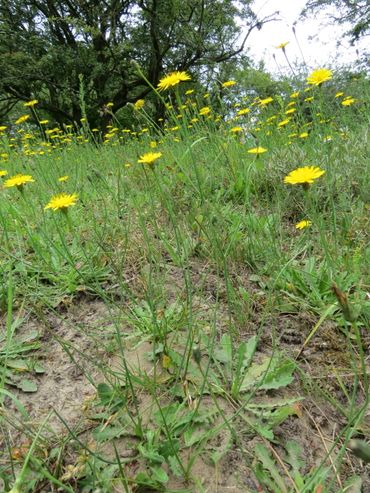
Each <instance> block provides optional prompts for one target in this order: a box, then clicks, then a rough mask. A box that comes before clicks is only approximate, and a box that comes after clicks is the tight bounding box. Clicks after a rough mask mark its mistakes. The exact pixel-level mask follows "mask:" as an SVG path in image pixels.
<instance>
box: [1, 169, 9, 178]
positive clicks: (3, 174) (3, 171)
mask: <svg viewBox="0 0 370 493" xmlns="http://www.w3.org/2000/svg"><path fill="white" fill-rule="evenodd" d="M7 174H8V172H7V171H6V170H5V169H0V177H1V176H6V175H7Z"/></svg>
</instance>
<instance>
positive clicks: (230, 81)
mask: <svg viewBox="0 0 370 493" xmlns="http://www.w3.org/2000/svg"><path fill="white" fill-rule="evenodd" d="M235 84H236V81H235V80H227V81H226V82H223V84H222V87H231V86H235Z"/></svg>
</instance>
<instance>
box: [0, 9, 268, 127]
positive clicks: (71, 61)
mask: <svg viewBox="0 0 370 493" xmlns="http://www.w3.org/2000/svg"><path fill="white" fill-rule="evenodd" d="M251 4H252V0H239V1H234V0H103V1H102V0H63V1H60V0H56V1H52V0H2V2H1V4H0V73H1V79H0V118H4V116H5V115H6V114H7V113H9V111H11V109H12V108H13V107H14V105H16V104H17V103H18V102H19V101H27V100H29V99H32V98H36V99H38V100H39V101H40V103H39V106H38V108H40V109H41V110H44V111H45V112H47V113H48V114H50V115H51V116H52V117H53V118H54V119H55V120H56V121H57V122H59V123H64V122H76V121H79V120H80V119H81V117H82V112H81V99H82V98H81V84H80V81H81V80H83V83H84V85H83V99H84V102H85V103H86V110H87V116H88V119H89V121H90V122H91V123H92V124H94V125H98V124H102V122H104V121H106V120H107V107H106V104H107V103H108V102H111V103H113V106H112V109H113V111H117V110H118V109H120V108H122V107H123V106H125V105H126V104H127V103H129V102H135V101H136V100H137V99H141V98H145V97H146V96H147V95H148V94H149V93H150V92H151V90H152V89H151V87H150V84H151V85H153V86H156V85H157V83H158V81H159V79H160V77H161V76H162V75H163V74H164V73H165V72H168V71H171V70H190V71H191V72H192V75H193V77H194V78H196V75H197V74H198V73H199V71H200V70H201V69H202V67H205V66H207V65H209V64H219V63H222V62H225V61H227V60H232V59H237V57H238V56H240V55H241V53H242V52H243V50H244V47H245V44H246V41H247V39H248V37H249V35H250V33H251V32H252V30H253V29H260V28H261V26H262V25H263V23H265V22H268V21H270V20H272V18H271V17H269V18H263V19H259V18H258V17H257V15H256V14H255V13H254V12H253V10H252V8H251ZM243 23H244V24H245V23H246V24H247V27H244V32H245V34H244V38H240V33H241V31H242V25H243ZM238 40H239V42H238ZM133 62H135V63H136V64H138V65H140V67H141V70H142V72H143V74H144V75H145V78H146V79H147V81H149V83H150V84H148V82H146V81H145V80H144V78H143V77H142V76H141V75H139V74H138V71H137V67H136V66H135V63H133Z"/></svg>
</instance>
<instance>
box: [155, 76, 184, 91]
mask: <svg viewBox="0 0 370 493" xmlns="http://www.w3.org/2000/svg"><path fill="white" fill-rule="evenodd" d="M186 80H191V77H190V75H188V74H187V73H186V72H178V71H176V72H171V73H170V74H168V75H166V76H165V77H162V79H161V80H160V81H159V83H158V86H157V87H158V89H159V90H160V91H166V90H167V89H169V88H170V87H174V86H177V84H179V83H180V82H183V81H186Z"/></svg>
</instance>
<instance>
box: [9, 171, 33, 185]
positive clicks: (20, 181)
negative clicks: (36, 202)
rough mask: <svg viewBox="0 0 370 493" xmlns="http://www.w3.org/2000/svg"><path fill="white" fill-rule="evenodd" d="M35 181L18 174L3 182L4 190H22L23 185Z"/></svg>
mask: <svg viewBox="0 0 370 493" xmlns="http://www.w3.org/2000/svg"><path fill="white" fill-rule="evenodd" d="M34 181H35V180H34V179H33V178H32V176H31V175H22V174H21V173H19V174H18V175H14V176H12V177H11V178H8V179H7V180H6V181H5V182H4V187H5V188H11V187H17V188H22V187H23V185H24V184H26V183H30V182H34Z"/></svg>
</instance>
